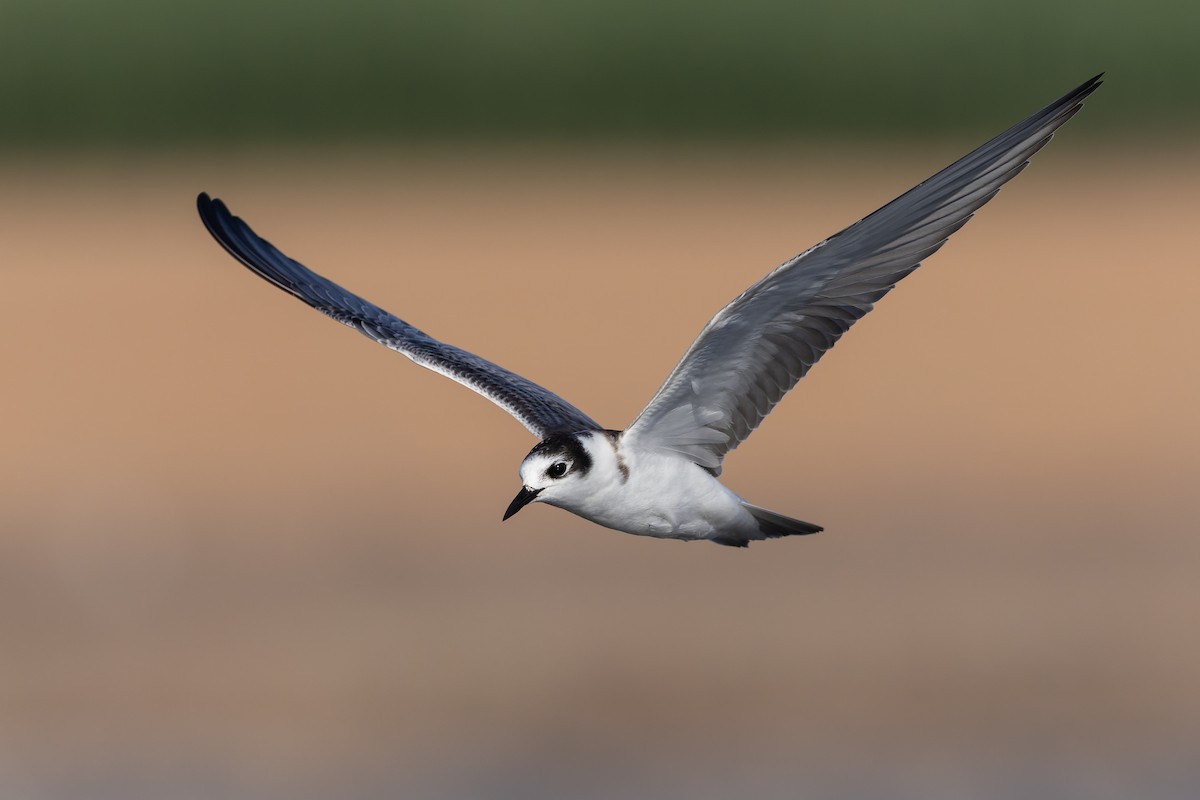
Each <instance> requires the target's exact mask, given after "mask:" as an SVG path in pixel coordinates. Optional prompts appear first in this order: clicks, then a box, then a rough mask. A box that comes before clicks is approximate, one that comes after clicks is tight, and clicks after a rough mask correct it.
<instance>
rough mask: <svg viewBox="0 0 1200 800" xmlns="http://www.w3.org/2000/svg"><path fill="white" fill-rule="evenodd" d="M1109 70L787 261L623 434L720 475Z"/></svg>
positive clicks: (740, 302)
mask: <svg viewBox="0 0 1200 800" xmlns="http://www.w3.org/2000/svg"><path fill="white" fill-rule="evenodd" d="M1100 77H1101V76H1099V75H1097V76H1096V77H1095V78H1092V79H1091V80H1089V81H1087V82H1086V83H1084V84H1083V85H1081V86H1080V87H1078V88H1077V89H1075V90H1073V91H1071V92H1069V93H1068V94H1066V95H1064V96H1063V97H1062V98H1060V99H1059V100H1056V101H1054V102H1053V103H1051V104H1050V105H1048V106H1046V107H1045V108H1043V109H1042V110H1041V111H1039V112H1037V113H1036V114H1034V115H1033V116H1031V117H1029V118H1028V119H1026V120H1025V121H1023V122H1019V123H1017V124H1016V125H1014V126H1013V127H1012V128H1009V129H1008V130H1007V131H1005V132H1004V133H1002V134H1000V135H999V136H997V137H996V138H994V139H992V140H991V141H989V142H988V143H986V144H984V145H983V146H982V147H979V148H978V149H976V150H975V151H974V152H972V153H970V154H968V155H966V156H964V157H963V158H961V159H959V160H958V161H956V162H955V163H953V164H951V165H950V166H949V167H947V168H946V169H944V170H942V171H941V172H939V173H937V174H936V175H934V176H933V177H932V178H929V179H928V180H926V181H925V182H923V183H921V184H919V185H917V186H916V187H914V188H913V189H910V190H909V191H907V192H905V193H904V194H903V195H901V196H900V197H898V198H896V199H895V200H893V201H892V202H890V203H888V204H887V205H886V206H884V207H883V208H881V209H879V210H878V211H876V212H875V213H873V214H871V215H870V216H868V217H866V218H864V219H862V220H860V221H859V222H856V223H855V224H853V225H851V226H850V227H849V228H846V229H845V230H843V231H842V232H840V233H837V234H835V235H833V236H831V237H829V238H828V239H826V240H825V241H823V242H821V243H820V244H818V245H816V246H815V247H812V248H810V249H808V250H806V251H805V252H803V253H801V254H800V255H798V256H796V257H795V258H793V259H792V260H790V261H788V262H786V263H784V264H783V265H781V266H780V267H778V268H777V269H776V270H774V271H773V272H771V273H770V274H769V275H767V276H766V277H765V278H763V279H762V280H760V281H759V282H758V283H756V284H754V285H753V286H751V287H750V288H749V289H747V290H746V291H745V292H743V293H742V294H741V295H740V296H739V297H738V298H737V299H735V300H734V301H733V302H732V303H730V304H729V305H727V306H726V307H725V308H723V309H722V310H721V311H720V312H719V313H718V314H717V315H716V316H715V317H713V318H712V320H710V321H709V323H708V325H706V326H705V327H704V330H702V331H701V332H700V335H699V336H698V337H697V338H696V340H695V341H694V342H693V343H692V346H691V347H690V348H689V349H688V351H687V353H685V354H684V356H683V360H681V361H680V362H679V364H678V365H677V366H676V367H675V369H674V370H673V371H672V372H671V374H670V375H669V376H668V377H667V380H666V382H665V383H664V384H663V385H662V387H661V388H660V389H659V390H658V393H657V394H655V395H654V397H653V399H651V401H650V403H649V405H647V406H646V408H645V409H644V410H643V411H642V413H641V414H640V415H639V416H638V418H637V419H636V420H634V422H633V424H632V425H631V426H630V427H629V428H628V429H627V430H626V432H625V437H626V439H627V441H628V442H629V444H630V445H631V446H633V445H635V444H636V446H638V447H643V448H657V449H660V450H665V451H672V452H676V453H679V454H681V455H682V456H684V457H685V458H688V459H690V460H692V461H694V462H695V463H697V464H699V465H700V466H702V467H705V468H706V469H709V470H711V471H713V472H714V473H718V472H719V471H720V468H721V461H722V459H723V458H724V457H725V454H726V453H728V452H729V451H731V450H733V449H734V448H735V447H737V446H738V445H739V444H740V443H741V442H742V441H743V440H744V439H745V438H746V437H747V436H749V435H750V432H751V431H753V430H754V429H755V428H756V427H757V426H758V424H759V423H760V422H762V420H763V418H764V417H765V416H766V415H767V414H769V413H770V411H771V409H772V408H774V407H775V404H776V403H778V402H779V401H780V400H781V399H782V398H783V396H784V394H786V393H787V391H788V390H789V389H791V388H792V387H793V386H795V385H796V382H797V381H799V380H800V379H801V378H803V377H804V375H805V374H806V373H807V372H808V370H809V368H810V367H812V365H813V364H815V363H816V362H817V360H818V359H820V357H821V356H822V355H823V354H824V353H825V351H827V350H829V349H830V348H831V347H833V345H834V343H835V342H837V340H838V338H839V337H840V336H841V335H842V334H843V333H845V332H846V330H847V329H848V328H849V327H850V326H851V325H853V324H854V322H855V320H857V319H859V318H860V317H862V316H863V315H864V314H866V313H867V312H868V311H870V310H871V308H872V307H873V306H874V305H875V303H876V302H877V301H878V300H879V299H880V298H881V297H883V296H884V295H885V294H887V293H888V292H889V291H891V289H892V287H894V286H895V285H896V282H897V281H899V280H900V279H901V278H903V277H904V276H905V275H907V274H909V273H910V272H912V271H913V270H914V269H916V268H917V267H918V266H919V265H920V263H921V262H922V261H923V260H924V259H926V258H928V257H929V256H931V255H933V253H935V252H936V251H937V249H938V248H939V247H941V246H942V245H943V244H945V242H946V240H947V239H948V238H949V237H950V235H951V234H952V233H954V232H955V231H957V230H958V229H959V228H961V227H962V226H963V225H965V224H966V223H967V220H969V219H970V218H971V215H972V214H974V213H975V211H976V210H977V209H978V208H979V207H980V206H982V205H983V204H984V203H986V202H987V201H988V200H991V199H992V198H993V197H994V196H995V195H996V192H998V191H999V190H1000V187H1001V186H1003V185H1004V184H1005V183H1007V182H1008V181H1009V180H1011V179H1012V178H1013V177H1015V176H1016V175H1017V173H1019V172H1020V171H1021V170H1022V169H1024V167H1025V165H1026V164H1027V163H1028V159H1029V157H1030V156H1032V155H1033V154H1034V153H1036V152H1037V151H1038V150H1040V149H1041V148H1042V147H1043V146H1044V145H1045V144H1046V143H1047V142H1048V141H1050V139H1051V137H1052V136H1053V135H1054V131H1055V130H1057V129H1058V127H1059V126H1060V125H1062V124H1063V123H1065V122H1066V121H1067V120H1068V119H1070V118H1071V117H1072V116H1074V115H1075V113H1076V112H1077V111H1079V109H1080V108H1081V107H1082V105H1083V100H1084V98H1086V97H1087V96H1088V95H1089V94H1091V93H1092V92H1093V91H1095V90H1096V87H1098V86H1099V85H1100Z"/></svg>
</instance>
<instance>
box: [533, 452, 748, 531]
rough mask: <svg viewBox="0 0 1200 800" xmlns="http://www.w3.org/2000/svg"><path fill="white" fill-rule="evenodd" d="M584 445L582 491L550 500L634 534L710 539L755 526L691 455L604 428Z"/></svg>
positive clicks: (731, 495) (734, 498) (735, 499)
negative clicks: (629, 440)
mask: <svg viewBox="0 0 1200 800" xmlns="http://www.w3.org/2000/svg"><path fill="white" fill-rule="evenodd" d="M584 446H585V447H586V448H587V450H588V454H589V455H590V456H591V457H592V461H593V464H592V469H591V470H590V472H589V474H588V476H587V478H586V480H584V481H583V482H581V485H580V487H579V489H580V491H575V492H572V496H571V497H569V498H561V499H559V500H556V501H551V502H552V503H553V504H554V505H558V506H561V507H562V508H564V509H566V510H568V511H571V512H573V513H575V514H578V515H579V516H581V517H584V518H585V519H589V520H591V521H593V522H595V523H597V524H599V525H604V526H605V527H608V528H615V529H616V530H619V531H625V532H626V533H632V534H635V535H638V536H655V537H659V538H664V539H710V538H712V537H714V536H736V535H738V534H746V533H753V532H755V531H757V529H758V525H757V523H756V522H755V521H754V519H753V517H751V516H750V514H749V513H748V512H747V511H746V510H745V509H744V508H743V507H742V499H741V498H740V497H738V496H737V495H736V494H734V493H733V492H731V491H729V490H728V489H727V488H725V487H724V486H723V485H722V484H721V483H720V481H718V480H717V479H716V478H714V477H713V476H712V475H710V474H709V473H708V472H706V471H705V470H704V469H703V468H701V467H699V466H697V465H696V464H695V463H694V462H693V461H690V460H688V459H685V458H682V457H677V456H673V455H670V454H665V453H661V452H657V451H638V450H634V449H631V448H628V447H624V446H622V443H621V442H620V440H617V441H616V442H614V441H613V440H612V438H610V437H609V436H607V435H606V434H603V433H597V434H595V435H593V436H591V437H589V439H588V440H587V441H586V442H585V443H584Z"/></svg>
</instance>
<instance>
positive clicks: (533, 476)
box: [504, 433, 592, 519]
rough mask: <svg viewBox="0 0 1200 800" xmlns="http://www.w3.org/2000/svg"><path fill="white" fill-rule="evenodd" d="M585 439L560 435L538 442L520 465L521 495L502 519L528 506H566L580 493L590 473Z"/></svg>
mask: <svg viewBox="0 0 1200 800" xmlns="http://www.w3.org/2000/svg"><path fill="white" fill-rule="evenodd" d="M588 438H589V435H588V434H573V433H560V434H554V435H552V436H548V437H547V438H545V439H543V440H542V441H540V442H538V443H537V445H536V446H535V447H534V448H533V449H532V450H530V451H529V455H527V456H525V460H524V461H522V462H521V484H522V486H521V491H520V492H518V493H517V496H516V497H515V498H513V501H512V503H510V504H509V506H508V509H507V510H506V511H505V512H504V519H508V518H509V517H511V516H512V515H513V514H516V513H517V512H518V511H520V510H521V509H522V508H524V507H525V506H527V505H529V504H530V503H549V504H550V505H563V504H565V505H570V499H571V497H572V494H573V493H575V492H579V491H581V490H584V489H583V484H584V483H585V481H586V479H587V477H588V473H589V472H590V471H591V469H592V456H591V454H590V453H589V452H588V447H587V444H588V441H587V440H588Z"/></svg>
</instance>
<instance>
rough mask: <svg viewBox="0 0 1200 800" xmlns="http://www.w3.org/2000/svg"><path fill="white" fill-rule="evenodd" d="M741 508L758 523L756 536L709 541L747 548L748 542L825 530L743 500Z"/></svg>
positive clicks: (721, 537) (721, 538) (726, 537)
mask: <svg viewBox="0 0 1200 800" xmlns="http://www.w3.org/2000/svg"><path fill="white" fill-rule="evenodd" d="M742 507H743V508H745V509H746V510H747V511H749V512H750V516H752V517H754V521H755V522H757V523H758V535H757V536H743V535H737V536H715V537H713V538H712V539H710V540H709V541H711V542H713V543H714V544H723V545H725V546H726V547H748V546H749V545H750V542H755V541H760V540H762V539H778V538H779V537H780V536H807V535H808V534H810V533H819V532H820V531H823V530H825V529H824V528H822V527H821V526H820V525H813V524H812V523H811V522H804V521H802V520H798V519H792V518H791V517H785V516H784V515H783V514H776V513H775V512H774V511H768V510H767V509H765V508H759V507H758V506H753V505H750V504H749V503H747V502H746V501H744V500H743V501H742Z"/></svg>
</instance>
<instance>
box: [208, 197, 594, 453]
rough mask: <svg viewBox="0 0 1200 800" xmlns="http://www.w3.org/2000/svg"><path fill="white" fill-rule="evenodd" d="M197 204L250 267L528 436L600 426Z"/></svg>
mask: <svg viewBox="0 0 1200 800" xmlns="http://www.w3.org/2000/svg"><path fill="white" fill-rule="evenodd" d="M196 206H197V208H198V209H199V211H200V218H201V219H202V220H203V221H204V225H205V227H207V228H208V232H209V233H211V234H212V235H213V238H215V239H216V240H217V241H218V242H219V243H220V244H221V246H222V247H224V248H225V249H226V250H227V251H229V254H230V255H232V256H233V257H234V258H236V259H237V260H238V261H240V262H242V263H243V264H245V265H246V266H247V267H249V268H250V269H251V270H252V271H253V272H255V273H256V274H258V275H260V276H261V277H263V278H265V279H266V280H268V281H270V282H271V283H273V284H275V285H276V286H278V287H279V288H280V289H283V290H284V291H285V292H287V293H289V294H292V295H295V296H296V297H298V298H300V299H301V300H303V301H304V302H306V303H308V304H309V305H310V306H312V307H313V308H315V309H317V310H318V311H320V312H321V313H323V314H327V315H328V316H330V317H333V318H334V319H336V320H337V321H338V322H340V323H342V324H343V325H348V326H349V327H351V328H354V329H355V330H357V331H359V332H360V333H362V334H363V335H364V336H366V337H368V338H370V339H374V340H375V341H377V342H379V343H380V344H382V345H384V346H386V347H390V348H391V349H392V350H395V351H396V352H398V353H403V354H404V355H406V356H408V357H409V358H410V359H412V360H413V361H415V362H416V363H418V364H420V365H421V366H422V367H426V368H428V369H431V370H433V371H434V372H438V373H441V374H442V375H445V376H446V377H448V378H451V379H453V380H456V381H458V382H459V383H461V384H462V385H463V386H466V387H467V388H468V389H473V390H474V391H476V392H478V393H479V394H481V395H483V396H484V397H486V398H487V399H488V400H491V401H492V402H493V403H495V404H496V405H498V406H500V407H501V408H503V409H504V410H505V411H507V412H508V413H510V414H512V415H513V416H514V417H516V418H517V420H518V421H519V422H520V423H521V424H522V425H524V426H525V427H526V428H528V429H529V431H530V432H531V433H533V434H534V435H535V436H537V437H539V438H543V439H544V438H546V437H547V436H549V435H551V434H554V433H572V432H578V431H584V430H601V428H600V426H599V425H597V424H596V423H595V422H593V421H592V420H591V419H590V418H589V417H588V416H587V415H586V414H584V413H583V412H582V411H580V410H579V409H577V408H575V406H573V405H571V404H570V403H568V402H567V401H566V400H563V399H562V398H561V397H559V396H558V395H556V394H554V393H553V392H550V391H547V390H546V389H543V388H542V387H541V386H538V385H537V384H536V383H534V382H533V381H530V380H527V379H525V378H522V377H521V376H520V375H517V374H515V373H512V372H509V371H508V370H506V369H504V368H503V367H498V366H496V365H495V364H493V363H492V362H490V361H488V360H487V359H484V358H480V357H479V356H477V355H475V354H473V353H468V352H467V351H466V350H460V349H459V348H457V347H453V346H452V345H448V344H443V343H442V342H439V341H438V340H437V339H434V338H433V337H432V336H430V335H428V334H427V333H424V332H423V331H420V330H418V329H417V328H414V327H413V326H412V325H409V324H408V323H407V322H405V321H404V320H402V319H400V318H399V317H396V316H394V315H392V314H389V313H388V312H386V311H384V310H383V309H381V308H379V307H378V306H376V305H374V304H373V303H368V302H367V301H366V300H363V299H362V298H361V297H359V296H357V295H354V294H351V293H350V292H348V291H346V290H345V289H343V288H342V287H340V286H338V285H337V284H336V283H334V282H333V281H330V280H327V279H325V278H322V277H321V276H320V275H318V274H316V273H315V272H313V271H312V270H310V269H308V268H307V267H305V266H304V265H303V264H301V263H299V262H297V261H293V260H292V259H290V258H288V257H287V256H285V255H284V254H283V253H281V252H279V251H278V250H277V249H275V247H274V246H272V245H271V243H270V242H268V241H266V240H265V239H262V238H261V237H259V236H258V235H257V234H255V233H254V231H253V230H251V229H250V226H249V225H247V224H246V223H245V222H243V221H242V220H241V219H240V218H238V217H235V216H233V215H232V214H231V213H229V209H228V208H226V206H225V204H224V203H222V202H221V201H220V200H213V199H211V198H209V196H208V195H207V194H201V195H200V196H199V197H198V198H197V199H196Z"/></svg>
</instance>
